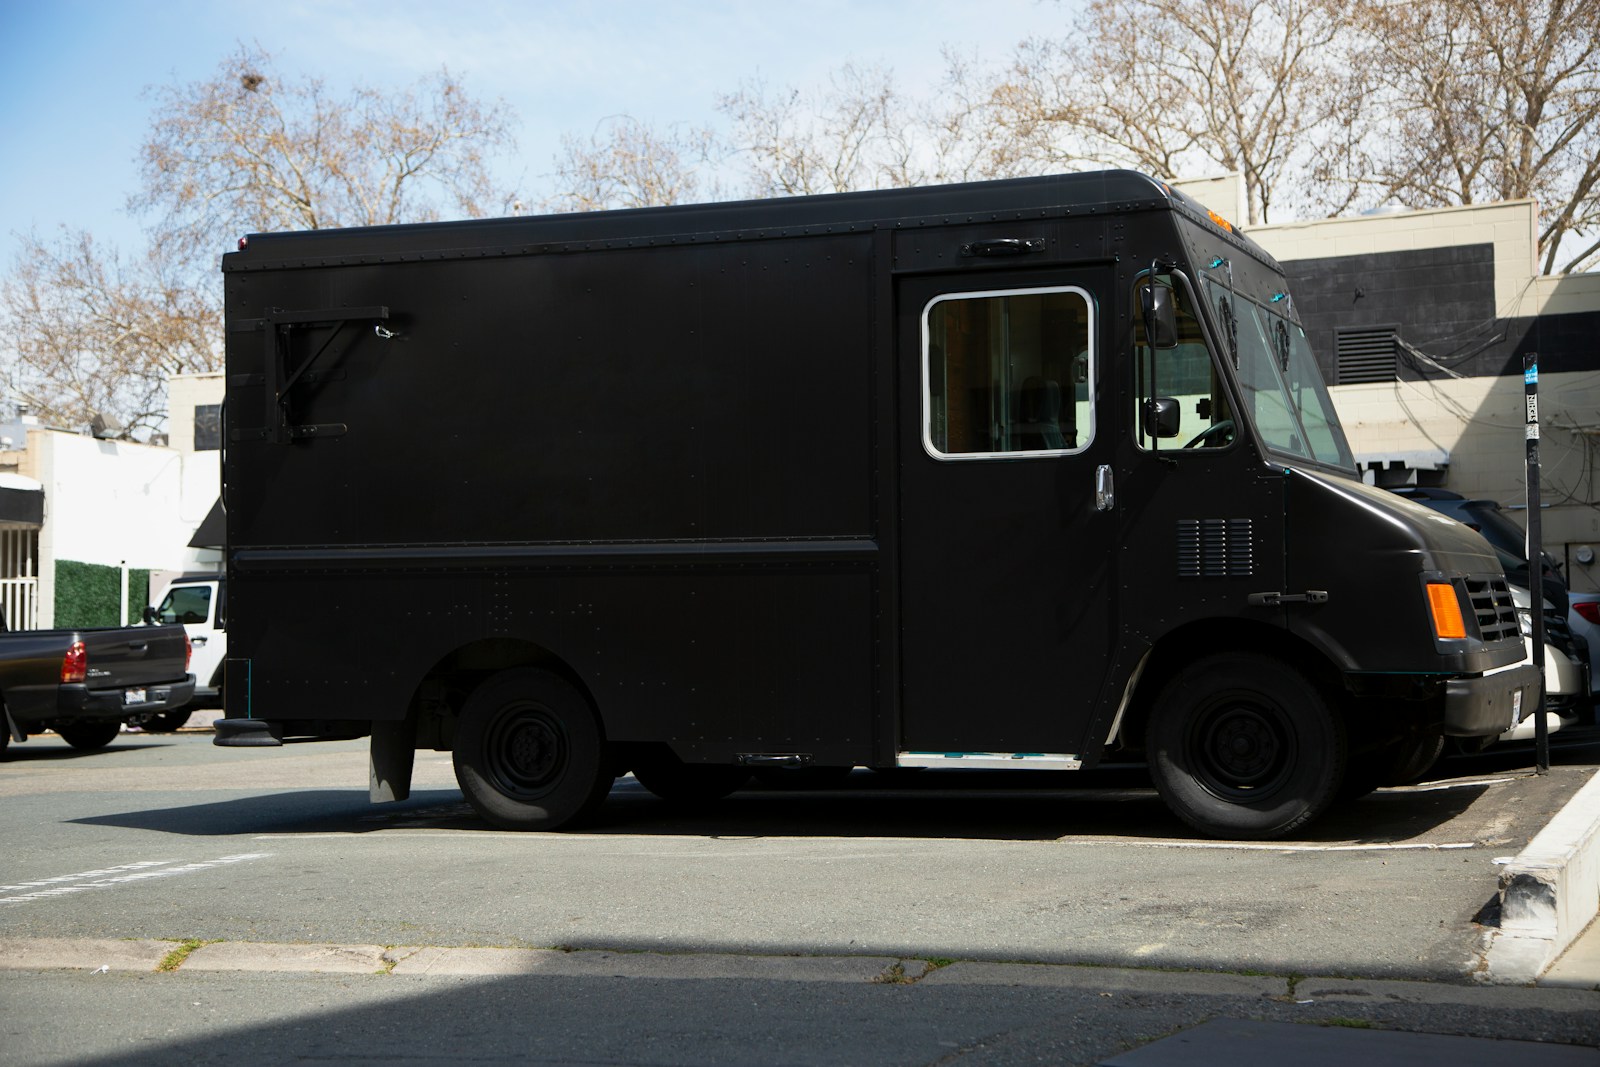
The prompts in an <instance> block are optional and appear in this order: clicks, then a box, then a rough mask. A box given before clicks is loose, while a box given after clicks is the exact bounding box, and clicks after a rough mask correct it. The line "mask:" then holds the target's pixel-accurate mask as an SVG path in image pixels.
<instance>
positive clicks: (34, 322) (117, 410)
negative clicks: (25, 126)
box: [0, 230, 220, 436]
mask: <svg viewBox="0 0 1600 1067" xmlns="http://www.w3.org/2000/svg"><path fill="white" fill-rule="evenodd" d="M207 296H208V292H207V291H206V290H197V289H196V288H195V287H194V286H192V285H190V284H187V279H186V278H185V277H183V276H181V275H180V274H175V272H174V271H173V270H172V267H171V264H170V262H167V261H163V260H162V259H160V258H159V257H158V256H157V255H154V254H153V255H151V256H149V257H146V258H145V259H143V260H136V261H131V262H130V261H127V260H124V259H123V258H122V257H120V256H118V255H117V254H116V253H115V252H111V251H106V250H104V249H102V248H100V247H99V246H98V245H96V244H95V241H94V239H93V238H92V237H91V236H90V235H89V234H87V233H74V232H70V231H66V230H63V231H62V232H61V233H60V234H59V235H58V237H57V239H56V240H54V241H50V242H47V241H44V240H41V239H40V238H39V237H37V236H29V237H27V238H25V239H24V241H23V247H22V251H21V253H20V254H19V256H18V257H17V261H16V265H15V269H14V270H13V271H12V272H11V274H10V275H9V276H7V277H6V279H5V281H4V282H3V283H0V315H3V316H4V319H5V321H6V323H7V330H8V332H9V335H10V342H11V345H12V347H13V348H14V349H15V351H16V355H17V360H16V362H15V363H14V364H12V365H10V366H8V367H7V369H6V376H5V377H6V380H5V382H4V386H5V389H6V391H7V393H8V394H9V399H10V400H12V401H13V402H14V403H16V404H17V405H19V406H22V407H26V408H27V409H28V410H30V411H31V412H32V413H34V414H35V415H38V416H39V417H40V419H41V420H42V421H43V422H45V423H46V424H48V425H56V426H63V427H74V426H84V425H87V424H89V423H91V422H92V421H93V420H94V419H95V417H96V416H97V415H98V416H100V417H101V418H102V419H103V420H106V421H108V422H113V421H114V422H116V423H119V424H120V425H121V426H122V431H121V433H122V435H123V436H132V435H135V434H138V435H143V434H145V433H148V432H149V431H152V430H155V429H158V428H159V426H160V423H161V421H162V419H163V418H164V416H165V414H166V388H167V377H168V376H169V375H172V374H183V373H195V372H202V371H210V370H215V369H217V367H218V366H219V364H220V357H219V349H218V348H217V347H216V345H215V343H214V335H215V332H216V328H215V322H216V319H217V307H216V304H217V302H216V301H215V300H211V299H207Z"/></svg>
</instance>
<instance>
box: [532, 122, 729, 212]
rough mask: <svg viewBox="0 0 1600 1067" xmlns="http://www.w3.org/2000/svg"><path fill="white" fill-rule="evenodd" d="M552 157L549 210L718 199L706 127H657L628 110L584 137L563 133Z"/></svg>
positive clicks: (714, 145)
mask: <svg viewBox="0 0 1600 1067" xmlns="http://www.w3.org/2000/svg"><path fill="white" fill-rule="evenodd" d="M561 148H562V154H561V156H560V157H559V158H558V159H557V161H556V172H555V180H556V181H557V183H558V184H559V186H560V188H559V190H558V191H557V192H556V193H555V194H553V195H552V196H550V197H548V198H547V199H546V200H545V205H544V206H545V207H546V209H548V210H551V211H598V210H602V209H605V208H618V207H656V206H660V205H664V204H682V203H688V202H692V201H695V200H702V199H716V198H717V197H718V195H719V193H720V186H719V185H718V183H717V181H716V179H715V177H714V176H708V175H707V172H708V171H709V170H710V169H711V168H712V167H713V165H714V162H715V154H716V151H717V141H716V138H715V136H714V135H713V134H712V132H711V131H710V130H708V129H703V128H700V129H695V128H688V127H681V126H671V127H668V128H667V129H666V130H664V131H662V130H657V129H654V128H653V127H651V126H649V125H647V124H646V123H643V122H640V121H639V120H638V119H635V118H632V117H631V116H628V115H619V116H614V117H612V118H609V119H606V120H605V121H603V122H602V123H601V124H600V125H599V127H598V128H597V129H596V130H595V132H594V133H593V134H592V135H591V136H590V138H589V140H587V141H580V140H578V139H577V138H575V137H572V136H570V135H569V136H566V137H563V138H562V139H561Z"/></svg>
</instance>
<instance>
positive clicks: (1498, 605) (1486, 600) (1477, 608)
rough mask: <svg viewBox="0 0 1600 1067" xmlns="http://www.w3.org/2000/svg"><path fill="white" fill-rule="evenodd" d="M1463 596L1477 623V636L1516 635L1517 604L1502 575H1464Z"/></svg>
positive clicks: (1489, 638)
mask: <svg viewBox="0 0 1600 1067" xmlns="http://www.w3.org/2000/svg"><path fill="white" fill-rule="evenodd" d="M1466 586H1467V596H1468V598H1469V599H1470V600H1471V602H1472V614H1473V616H1474V618H1475V619H1476V621H1477V624H1478V636H1479V637H1481V638H1482V639H1483V640H1485V641H1491V642H1492V641H1503V640H1505V639H1506V638H1510V637H1516V636H1517V634H1518V633H1519V632H1520V631H1519V628H1518V626H1517V606H1516V603H1515V601H1513V600H1512V598H1511V590H1510V589H1509V588H1508V587H1507V586H1506V580H1505V579H1504V578H1499V577H1493V578H1487V577H1486V578H1468V579H1467V580H1466Z"/></svg>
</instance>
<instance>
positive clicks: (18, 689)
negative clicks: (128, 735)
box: [0, 623, 194, 753]
mask: <svg viewBox="0 0 1600 1067" xmlns="http://www.w3.org/2000/svg"><path fill="white" fill-rule="evenodd" d="M3 629H4V625H3V623H0V630H3ZM188 670H189V638H188V636H187V635H186V634H185V633H184V629H183V627H182V626H122V627H109V628H103V629H85V630H19V631H16V632H0V703H3V704H4V708H5V730H4V732H3V733H0V753H3V752H4V750H5V746H6V744H7V743H8V742H10V741H13V740H16V741H26V740H27V739H28V735H29V734H31V733H38V732H39V731H41V730H44V729H47V728H48V729H52V730H54V731H55V732H56V733H58V734H60V735H61V737H62V739H63V740H65V741H66V742H67V743H68V744H69V745H71V746H72V747H73V748H79V749H84V750H90V749H97V748H104V747H105V746H106V745H109V744H110V743H111V741H112V739H113V738H115V737H116V736H117V732H118V730H119V728H120V727H121V725H122V724H123V723H125V722H129V721H137V720H140V719H143V718H145V717H147V716H151V715H155V714H160V713H163V712H168V711H171V710H172V709H175V708H181V707H183V706H184V705H185V704H187V703H188V702H189V699H190V698H191V697H192V696H193V695H194V676H193V675H191V674H189V673H188Z"/></svg>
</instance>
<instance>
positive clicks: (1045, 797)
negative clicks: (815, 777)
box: [75, 769, 1490, 843]
mask: <svg viewBox="0 0 1600 1067" xmlns="http://www.w3.org/2000/svg"><path fill="white" fill-rule="evenodd" d="M1045 777H1046V776H1044V775H1029V776H1028V777H1027V784H1026V785H1019V784H1018V777H1017V776H1015V775H1009V776H1008V775H1003V774H985V773H983V772H959V771H957V772H946V771H924V772H917V773H915V774H887V775H885V774H875V773H873V772H870V771H864V770H858V771H856V772H855V773H853V774H852V775H850V776H849V778H847V779H844V780H842V781H840V782H838V783H837V784H835V785H833V786H831V787H824V788H810V789H786V788H775V787H772V786H766V785H761V784H759V783H755V784H752V785H751V786H750V787H749V788H746V789H744V790H741V791H739V792H737V793H735V794H733V795H732V796H730V797H727V798H725V799H724V800H721V801H719V802H717V803H715V804H709V805H705V806H702V807H698V808H685V807H682V806H679V805H674V804H670V803H667V802H665V801H662V800H660V799H658V798H657V797H655V796H653V795H651V794H650V793H648V792H647V791H646V790H645V789H644V788H643V787H642V786H640V785H639V784H638V783H637V782H635V781H634V780H633V779H632V778H631V777H625V778H622V779H620V780H619V781H618V782H617V783H616V785H614V786H613V787H612V790H611V794H610V795H609V796H608V797H607V799H606V802H605V804H603V805H602V806H601V808H600V809H599V811H598V812H597V813H596V815H595V816H594V817H593V818H591V819H590V820H589V821H588V822H587V823H586V824H584V825H582V826H581V827H576V828H575V831H576V832H580V833H586V834H600V835H607V834H616V835H632V836H639V835H660V836H696V837H789V838H805V837H835V838H837V837H843V838H869V837H898V838H913V839H916V838H929V839H934V838H962V839H974V840H997V841H1041V840H1056V839H1059V838H1064V837H1070V838H1074V839H1086V838H1087V839H1096V838H1117V839H1124V840H1126V839H1135V840H1139V839H1146V840H1170V839H1173V838H1179V839H1184V838H1195V839H1196V840H1200V839H1199V838H1197V837H1196V835H1195V834H1194V833H1193V832H1192V831H1190V830H1189V829H1188V827H1187V826H1185V825H1184V824H1183V823H1182V822H1180V821H1179V820H1178V819H1177V818H1176V817H1175V816H1173V815H1172V814H1171V813H1170V812H1169V811H1168V810H1167V808H1166V806H1165V805H1164V804H1163V803H1162V802H1161V799H1160V798H1159V797H1158V796H1157V795H1156V793H1155V790H1154V789H1152V788H1150V787H1149V786H1148V784H1146V783H1145V779H1144V777H1143V773H1142V771H1137V770H1135V771H1128V770H1123V769H1117V770H1111V771H1104V772H1102V771H1095V772H1087V773H1079V774H1075V775H1070V776H1069V775H1062V776H1055V775H1050V776H1048V777H1049V778H1050V779H1052V780H1050V781H1041V779H1043V778H1045ZM1069 783H1070V787H1069ZM1488 788H1490V786H1489V785H1487V784H1468V785H1463V786H1461V787H1458V788H1453V789H1441V790H1435V791H1428V792H1420V793H1419V792H1404V791H1398V792H1390V791H1379V792H1377V793H1374V794H1372V795H1371V796H1368V797H1365V798H1363V799H1362V800H1360V801H1356V802H1353V803H1348V804H1345V805H1342V806H1340V807H1338V808H1336V809H1334V810H1333V811H1332V812H1330V813H1329V814H1328V815H1326V816H1324V817H1323V818H1322V819H1321V820H1319V821H1317V822H1316V823H1313V824H1312V825H1311V826H1310V827H1308V828H1307V829H1306V831H1305V832H1304V833H1302V834H1300V835H1297V836H1296V838H1295V839H1294V840H1295V841H1296V842H1309V843H1348V842H1370V841H1385V842H1403V841H1409V840H1412V839H1415V838H1418V837H1421V836H1423V835H1426V834H1429V833H1430V832H1434V831H1436V830H1438V829H1439V828H1440V827H1442V826H1444V825H1446V824H1448V823H1449V822H1450V821H1451V820H1452V819H1454V818H1456V817H1457V816H1459V815H1460V814H1461V813H1462V812H1464V811H1465V810H1466V809H1467V808H1469V807H1470V806H1471V805H1472V804H1473V803H1474V802H1475V801H1476V800H1477V799H1479V798H1480V797H1481V796H1482V795H1483V793H1484V792H1485V791H1486V790H1487V789H1488ZM75 821H76V822H79V823H83V824H88V825H104V826H119V827H127V828H133V829H141V830H151V831H156V832H161V833H171V834H183V835H195V836H231V835H239V834H261V833H274V834H318V833H374V832H379V831H383V830H396V829H406V830H440V831H448V830H469V831H470V830H483V831H487V830H489V829H490V828H489V827H488V826H487V824H485V823H484V822H483V821H482V820H480V819H479V818H478V817H477V815H476V814H475V813H474V812H473V811H472V809H471V808H470V807H469V806H468V805H467V803H466V802H465V801H464V800H463V799H462V797H461V794H460V793H459V792H457V791H456V790H453V789H444V790H420V791H418V792H415V793H413V794H412V796H411V798H410V799H409V800H406V801H403V802H400V803H398V804H382V805H374V804H369V803H368V802H367V795H366V792H365V791H363V790H333V789H317V790H292V791H288V792H280V793H272V794H267V795H260V796H250V797H240V798H237V799H231V800H225V801H211V802H207V803H201V804H193V805H184V806H181V807H166V808H155V809H148V810H137V811H126V812H118V813H114V814H108V815H98V816H94V817H90V818H84V819H79V820H75Z"/></svg>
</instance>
